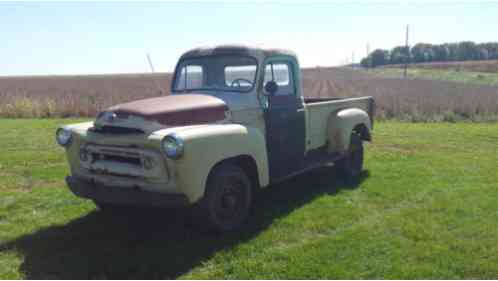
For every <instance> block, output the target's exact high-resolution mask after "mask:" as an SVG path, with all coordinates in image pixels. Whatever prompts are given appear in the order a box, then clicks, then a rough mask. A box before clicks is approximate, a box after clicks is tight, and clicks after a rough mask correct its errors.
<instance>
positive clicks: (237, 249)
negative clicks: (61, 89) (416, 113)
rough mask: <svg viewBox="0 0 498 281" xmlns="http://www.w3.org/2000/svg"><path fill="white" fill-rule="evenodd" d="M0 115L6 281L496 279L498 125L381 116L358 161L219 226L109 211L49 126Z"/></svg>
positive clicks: (1, 268)
mask: <svg viewBox="0 0 498 281" xmlns="http://www.w3.org/2000/svg"><path fill="white" fill-rule="evenodd" d="M70 122H72V120H5V119H4V120H2V121H0V129H1V130H2V134H1V135H0V145H1V146H2V153H1V154H0V165H1V169H0V175H1V177H0V193H1V194H0V278H2V279H5V278H30V279H45V278H51V279H56V278H63V279H66V278H67V279H74V278H77V279H86V278H139V279H140V278H200V279H203V278H249V279H254V278H263V279H271V278H291V279H294V278H304V279H307V278H330V279H336V278H340V279H349V278H354V279H356V278H372V279H377V278H395V279H405V278H408V279H413V278H421V279H441V278H443V279H460V278H469V279H470V278H472V279H473V278H483V279H488V278H492V279H496V278H498V255H497V253H498V169H497V163H498V156H497V155H498V150H497V143H498V124H496V123H495V124H467V123H457V124H447V123H436V124H412V123H396V122H379V123H377V124H376V128H375V131H374V143H372V144H369V145H367V147H366V163H365V165H366V166H365V167H366V171H365V173H364V174H363V176H362V179H361V181H360V182H359V184H357V185H348V184H347V183H345V182H344V181H342V180H341V179H338V178H336V177H335V174H334V172H333V171H331V170H329V169H322V170H318V171H315V172H312V173H309V174H307V175H303V176H299V177H297V178H295V179H292V180H290V181H288V182H285V183H283V184H280V185H278V186H275V187H273V188H271V189H269V190H267V191H265V192H262V194H260V196H259V197H258V200H257V202H256V205H255V208H254V211H253V215H252V217H251V218H250V220H249V222H248V225H247V226H246V227H245V228H244V229H243V230H241V231H240V232H237V233H231V234H227V235H224V236H219V235H207V234H201V233H198V232H196V231H194V230H192V229H191V228H189V227H187V226H186V220H185V216H186V212H185V211H173V210H162V211H158V210H146V211H138V210H136V211H135V212H133V213H131V214H128V215H126V216H125V215H121V216H120V215H117V216H109V215H102V214H99V213H98V212H96V211H95V207H94V206H93V205H92V204H91V203H90V202H87V201H85V200H81V199H78V198H76V197H75V196H73V195H71V194H70V192H69V191H68V190H67V189H66V188H64V183H63V177H64V176H65V175H66V174H67V172H68V170H67V167H66V163H65V160H64V155H63V151H62V149H60V148H58V147H57V146H56V145H55V144H54V141H53V135H54V128H55V127H56V125H57V124H59V123H70Z"/></svg>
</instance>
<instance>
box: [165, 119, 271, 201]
mask: <svg viewBox="0 0 498 281" xmlns="http://www.w3.org/2000/svg"><path fill="white" fill-rule="evenodd" d="M173 131H174V133H175V135H176V136H177V137H179V138H180V139H182V140H183V142H184V154H183V156H182V157H181V158H180V159H178V160H172V159H168V162H169V163H168V167H171V168H172V170H173V173H172V177H173V179H174V181H175V183H176V185H177V186H178V189H179V190H181V192H183V193H184V194H185V195H187V197H188V198H189V201H190V202H191V203H194V202H196V201H198V200H199V199H201V198H202V196H203V195H204V189H205V187H206V183H207V179H208V176H209V173H210V172H211V170H212V169H213V168H214V166H215V165H216V164H218V163H220V162H221V161H223V160H226V159H230V158H233V157H237V156H242V155H244V156H250V157H251V158H252V159H253V160H254V162H255V164H256V167H257V173H258V176H259V182H260V185H261V186H262V187H263V186H267V185H268V183H269V174H268V157H267V154H266V142H265V138H264V135H263V134H262V133H261V131H260V130H258V129H256V128H251V127H246V126H243V125H239V124H212V125H204V126H193V127H190V128H189V129H180V130H173Z"/></svg>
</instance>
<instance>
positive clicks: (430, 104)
mask: <svg viewBox="0 0 498 281" xmlns="http://www.w3.org/2000/svg"><path fill="white" fill-rule="evenodd" d="M395 71H396V70H395ZM303 73H304V74H303V87H304V94H305V95H306V96H308V97H348V96H365V95H366V96H373V97H374V98H375V100H376V102H377V112H376V113H377V118H379V119H397V120H406V121H415V122H417V121H419V122H433V121H450V122H453V121H459V120H471V121H488V120H498V87H497V86H496V85H497V84H496V75H495V74H483V77H484V76H485V75H494V76H492V77H494V78H490V79H488V78H486V77H484V78H483V79H481V78H479V77H480V76H479V77H477V78H475V79H474V80H476V79H477V80H479V81H480V80H482V81H481V82H482V83H466V82H467V81H464V80H462V79H453V80H454V81H443V80H451V79H439V80H438V79H432V77H429V78H431V79H427V77H425V79H408V80H404V79H401V78H399V76H397V77H396V76H393V75H391V76H390V77H384V76H383V75H372V74H371V73H370V72H368V73H367V72H365V71H360V70H353V69H348V68H309V69H304V71H303ZM429 76H430V75H429ZM415 78H417V77H415ZM421 78H424V77H421ZM170 80H171V75H170V74H167V73H162V74H154V75H152V74H126V75H93V76H92V75H90V76H49V77H0V116H2V117H31V118H33V117H85V116H87V117H88V116H90V117H93V116H95V114H96V113H97V112H99V111H101V110H103V109H105V108H107V107H109V106H112V105H115V104H117V103H121V102H126V101H130V100H136V99H140V98H144V97H155V96H158V95H161V94H167V93H168V92H169V88H170ZM156 83H159V84H160V85H161V88H162V91H160V90H159V89H158V88H157V87H156Z"/></svg>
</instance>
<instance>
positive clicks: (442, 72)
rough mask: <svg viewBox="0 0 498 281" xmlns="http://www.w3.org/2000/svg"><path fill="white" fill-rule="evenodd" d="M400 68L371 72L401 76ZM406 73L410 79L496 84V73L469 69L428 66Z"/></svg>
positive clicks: (497, 76)
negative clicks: (432, 67)
mask: <svg viewBox="0 0 498 281" xmlns="http://www.w3.org/2000/svg"><path fill="white" fill-rule="evenodd" d="M403 71H404V70H403V69H401V68H388V67H386V68H384V67H381V68H376V69H373V70H372V72H373V74H376V75H381V76H384V77H393V78H400V77H403ZM407 75H408V77H409V78H411V79H414V78H415V79H431V80H442V81H452V82H460V83H466V84H473V85H489V86H498V73H484V72H471V71H455V70H447V69H429V68H413V67H411V68H409V69H408V72H407Z"/></svg>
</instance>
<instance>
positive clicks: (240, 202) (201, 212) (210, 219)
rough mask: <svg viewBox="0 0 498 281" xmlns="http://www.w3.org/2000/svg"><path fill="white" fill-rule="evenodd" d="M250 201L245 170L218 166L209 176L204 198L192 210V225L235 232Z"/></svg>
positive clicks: (245, 216) (250, 196)
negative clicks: (193, 223)
mask: <svg viewBox="0 0 498 281" xmlns="http://www.w3.org/2000/svg"><path fill="white" fill-rule="evenodd" d="M251 200H252V188H251V182H250V180H249V178H248V177H247V175H246V173H245V172H244V170H242V169H241V168H240V167H238V166H236V165H232V164H228V163H227V164H221V165H219V166H217V167H215V168H214V170H213V171H212V172H211V175H210V176H209V179H208V183H207V186H206V191H205V193H204V197H203V198H202V199H201V201H200V202H198V203H197V205H196V206H194V210H193V218H194V221H195V223H196V224H197V225H201V226H203V227H204V228H207V229H208V230H214V231H217V232H225V231H231V230H235V229H237V228H239V227H240V226H241V225H242V224H243V223H244V221H245V220H246V218H247V216H248V214H249V209H250V207H251Z"/></svg>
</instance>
